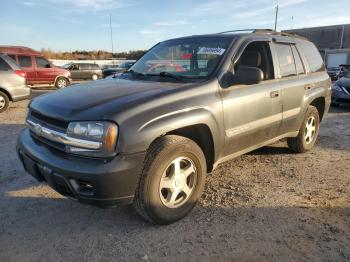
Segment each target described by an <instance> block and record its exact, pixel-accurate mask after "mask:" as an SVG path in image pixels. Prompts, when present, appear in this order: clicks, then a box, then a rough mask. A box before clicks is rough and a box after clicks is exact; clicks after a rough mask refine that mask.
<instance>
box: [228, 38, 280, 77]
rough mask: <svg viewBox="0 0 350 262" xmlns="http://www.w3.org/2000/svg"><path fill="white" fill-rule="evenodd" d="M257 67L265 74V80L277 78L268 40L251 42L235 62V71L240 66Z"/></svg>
mask: <svg viewBox="0 0 350 262" xmlns="http://www.w3.org/2000/svg"><path fill="white" fill-rule="evenodd" d="M240 66H244V67H257V68H259V69H260V70H261V71H262V72H263V75H264V80H270V79H274V78H275V74H274V69H273V62H272V56H271V50H270V45H269V43H268V42H253V43H250V44H249V45H248V46H247V47H246V48H245V49H244V51H243V53H242V55H241V56H240V58H239V59H238V61H237V63H236V64H235V71H236V70H237V68H238V67H240Z"/></svg>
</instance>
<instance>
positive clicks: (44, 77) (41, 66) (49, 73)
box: [35, 56, 55, 84]
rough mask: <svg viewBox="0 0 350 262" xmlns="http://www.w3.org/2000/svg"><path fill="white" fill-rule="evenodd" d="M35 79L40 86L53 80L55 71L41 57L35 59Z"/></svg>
mask: <svg viewBox="0 0 350 262" xmlns="http://www.w3.org/2000/svg"><path fill="white" fill-rule="evenodd" d="M35 65H36V69H35V71H36V77H37V81H38V83H40V84H49V83H52V82H53V81H54V79H55V69H54V67H53V66H52V65H51V63H50V62H49V61H48V60H46V59H45V58H43V57H40V56H36V57H35Z"/></svg>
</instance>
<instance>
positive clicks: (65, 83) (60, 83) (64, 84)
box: [55, 77, 68, 89]
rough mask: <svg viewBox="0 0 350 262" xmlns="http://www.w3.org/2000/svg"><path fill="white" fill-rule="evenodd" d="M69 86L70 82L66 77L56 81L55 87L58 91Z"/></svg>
mask: <svg viewBox="0 0 350 262" xmlns="http://www.w3.org/2000/svg"><path fill="white" fill-rule="evenodd" d="M67 86H68V80H67V78H64V77H59V78H57V79H56V82H55V87H56V88H58V89H61V88H65V87H67Z"/></svg>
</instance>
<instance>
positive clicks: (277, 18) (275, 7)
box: [275, 5, 278, 31]
mask: <svg viewBox="0 0 350 262" xmlns="http://www.w3.org/2000/svg"><path fill="white" fill-rule="evenodd" d="M275 9H276V17H275V31H277V19H278V5H277V6H276V7H275Z"/></svg>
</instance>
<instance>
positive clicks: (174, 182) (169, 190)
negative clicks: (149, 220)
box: [159, 157, 198, 208]
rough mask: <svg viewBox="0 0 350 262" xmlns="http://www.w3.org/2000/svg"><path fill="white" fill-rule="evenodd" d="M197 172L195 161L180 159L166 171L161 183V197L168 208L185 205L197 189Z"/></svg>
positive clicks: (185, 158) (172, 163)
mask: <svg viewBox="0 0 350 262" xmlns="http://www.w3.org/2000/svg"><path fill="white" fill-rule="evenodd" d="M197 176H198V174H197V170H196V166H195V164H194V163H193V161H192V160H191V159H189V158H187V157H178V158H176V159H175V160H173V161H172V162H171V163H170V164H169V165H168V167H167V168H166V169H165V171H164V173H163V176H162V178H161V181H160V186H159V195H160V199H161V201H162V202H163V204H164V205H165V206H166V207H169V208H177V207H180V206H182V205H183V204H185V203H186V202H187V201H188V199H189V198H190V196H191V194H192V192H193V191H194V189H195V187H196V182H197Z"/></svg>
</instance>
